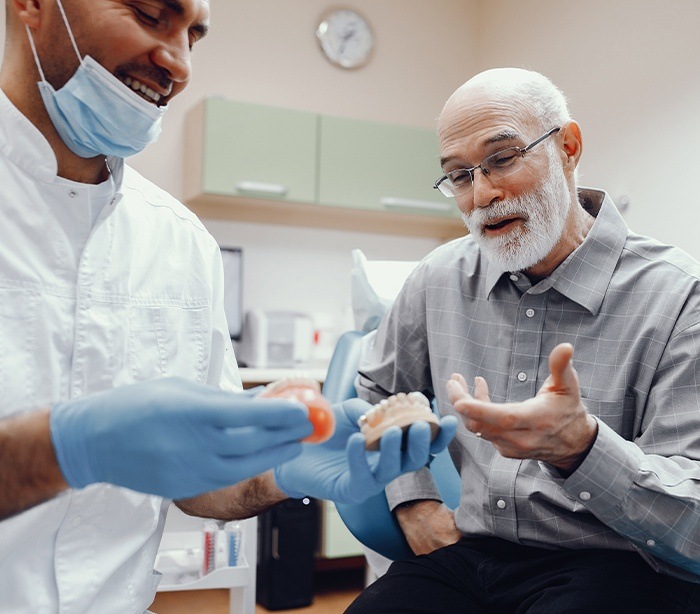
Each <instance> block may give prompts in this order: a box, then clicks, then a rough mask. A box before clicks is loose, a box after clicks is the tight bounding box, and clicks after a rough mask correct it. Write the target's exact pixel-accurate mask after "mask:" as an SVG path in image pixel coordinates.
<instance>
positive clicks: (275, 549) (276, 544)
mask: <svg viewBox="0 0 700 614" xmlns="http://www.w3.org/2000/svg"><path fill="white" fill-rule="evenodd" d="M271 545H272V553H271V554H272V558H273V559H275V561H277V560H279V558H280V530H279V529H278V528H277V527H272V544H271Z"/></svg>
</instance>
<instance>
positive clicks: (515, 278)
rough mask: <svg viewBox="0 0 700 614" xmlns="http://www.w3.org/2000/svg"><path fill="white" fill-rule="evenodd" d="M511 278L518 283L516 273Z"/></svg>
mask: <svg viewBox="0 0 700 614" xmlns="http://www.w3.org/2000/svg"><path fill="white" fill-rule="evenodd" d="M510 278H511V280H512V281H518V276H517V275H516V274H515V273H513V275H511V276H510Z"/></svg>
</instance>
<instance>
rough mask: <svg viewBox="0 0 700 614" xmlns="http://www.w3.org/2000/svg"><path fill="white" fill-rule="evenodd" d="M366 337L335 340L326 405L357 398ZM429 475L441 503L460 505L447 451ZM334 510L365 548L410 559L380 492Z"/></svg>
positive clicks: (456, 478)
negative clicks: (436, 488) (358, 378)
mask: <svg viewBox="0 0 700 614" xmlns="http://www.w3.org/2000/svg"><path fill="white" fill-rule="evenodd" d="M366 334H367V333H364V332H361V331H348V332H346V333H344V334H343V335H341V337H340V338H339V339H338V342H337V344H336V347H335V350H334V352H333V356H332V357H331V361H330V363H329V366H328V372H327V374H326V380H325V383H324V384H323V391H322V392H323V396H325V397H326V398H327V399H328V401H329V402H331V403H339V402H341V401H345V400H347V399H351V398H354V397H356V396H357V392H356V390H355V379H356V377H357V371H358V368H359V365H360V360H361V357H362V352H363V339H364V338H365V335H366ZM369 334H373V333H369ZM430 471H431V472H432V474H433V478H434V480H435V483H436V485H437V487H438V490H439V491H440V495H441V496H442V500H443V502H444V503H445V505H447V506H448V507H449V508H451V509H455V508H456V507H457V506H458V505H459V494H460V489H461V480H460V477H459V474H458V473H457V470H456V468H455V466H454V464H453V462H452V459H451V458H450V455H449V453H448V452H447V450H443V451H442V452H440V453H439V454H437V455H436V456H435V458H434V459H433V461H432V462H431V463H430ZM336 508H337V510H338V513H339V514H340V517H341V519H342V520H343V522H344V523H345V526H347V528H348V529H349V530H350V532H351V533H352V534H353V535H354V536H355V537H356V538H357V540H358V541H359V542H360V543H362V544H363V545H364V546H366V547H367V548H369V549H371V550H373V551H374V552H377V553H379V554H381V555H382V556H384V557H386V558H388V559H390V560H392V561H396V560H399V559H404V558H408V557H411V556H413V552H412V551H411V548H410V547H409V545H408V542H407V541H406V538H405V537H404V535H403V532H402V531H401V528H400V526H399V523H398V521H397V520H396V518H395V517H394V515H393V514H392V512H391V511H389V504H388V502H387V499H386V495H385V494H384V493H383V492H382V493H379V494H378V495H375V496H374V497H371V498H370V499H367V500H366V501H364V502H363V503H359V504H342V503H336Z"/></svg>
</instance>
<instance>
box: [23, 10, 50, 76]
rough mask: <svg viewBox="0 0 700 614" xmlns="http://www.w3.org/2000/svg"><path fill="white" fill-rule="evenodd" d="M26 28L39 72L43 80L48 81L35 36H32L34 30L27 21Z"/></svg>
mask: <svg viewBox="0 0 700 614" xmlns="http://www.w3.org/2000/svg"><path fill="white" fill-rule="evenodd" d="M24 28H25V29H26V30H27V37H28V38H29V46H30V47H31V48H32V53H33V54H34V61H35V62H36V67H37V68H38V69H39V74H40V75H41V80H42V81H46V77H44V71H43V70H42V69H41V62H40V61H39V54H38V53H37V52H36V46H35V45H34V37H33V36H32V31H31V30H30V29H29V26H28V25H27V24H26V23H25V24H24Z"/></svg>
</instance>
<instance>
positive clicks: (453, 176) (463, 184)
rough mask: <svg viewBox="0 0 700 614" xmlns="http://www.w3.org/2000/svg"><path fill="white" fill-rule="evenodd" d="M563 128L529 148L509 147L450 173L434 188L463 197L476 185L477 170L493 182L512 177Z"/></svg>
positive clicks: (536, 141)
mask: <svg viewBox="0 0 700 614" xmlns="http://www.w3.org/2000/svg"><path fill="white" fill-rule="evenodd" d="M560 129H561V128H552V129H551V130H550V131H549V132H545V133H544V134H543V135H542V136H541V137H540V138H538V139H536V140H535V141H532V143H530V144H529V145H528V146H527V147H508V148H507V149H502V150H501V151H497V152H496V153H494V154H491V155H490V156H487V157H486V158H484V159H483V160H482V161H481V164H477V165H476V166H473V167H472V168H458V169H456V170H454V171H450V172H449V173H445V174H444V175H443V176H442V177H440V178H439V179H438V180H437V181H436V182H435V185H434V186H433V188H435V189H436V190H440V192H442V193H443V194H444V195H445V196H447V197H448V198H453V197H455V196H462V195H463V194H465V193H467V192H469V191H470V190H471V189H472V187H473V185H474V173H475V172H476V169H477V168H480V169H481V172H482V173H484V175H488V176H489V177H490V178H491V179H492V180H496V181H497V180H499V179H501V178H503V177H507V176H508V175H512V174H513V173H515V172H516V171H518V170H520V169H521V168H522V166H523V158H524V157H525V154H526V153H528V152H529V151H530V150H531V149H532V148H533V147H534V146H535V145H538V144H539V143H541V142H542V141H544V140H545V139H547V138H549V137H550V136H552V135H553V134H554V133H555V132H559V130H560Z"/></svg>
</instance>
